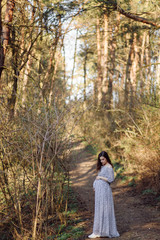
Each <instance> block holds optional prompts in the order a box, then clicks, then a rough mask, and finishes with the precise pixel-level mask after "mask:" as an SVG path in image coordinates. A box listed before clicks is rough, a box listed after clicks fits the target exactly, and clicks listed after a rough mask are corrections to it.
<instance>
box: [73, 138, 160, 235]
mask: <svg viewBox="0 0 160 240" xmlns="http://www.w3.org/2000/svg"><path fill="white" fill-rule="evenodd" d="M95 167H96V156H93V155H92V154H91V153H89V152H88V151H87V150H86V149H85V145H84V144H83V143H80V142H79V143H78V142H77V143H76V144H74V147H73V149H72V157H71V170H70V176H71V182H72V188H73V190H74V191H75V194H76V195H77V196H78V199H79V207H80V209H81V214H82V216H83V219H84V227H85V236H83V237H82V238H80V240H85V239H88V238H87V236H88V235H89V234H91V233H92V226H93V216H94V191H93V187H92V185H93V181H94V179H95V176H96V170H95ZM111 187H112V192H113V197H114V205H115V214H116V221H117V228H118V231H119V233H120V237H119V238H118V239H119V240H160V212H159V210H158V208H156V206H151V205H149V204H144V201H143V199H142V198H141V196H140V195H138V194H137V193H135V191H134V188H132V187H128V185H127V184H124V183H121V182H119V181H115V182H114V183H112V185H111ZM97 239H98V238H97ZM100 239H107V238H100ZM113 239H117V238H113Z"/></svg>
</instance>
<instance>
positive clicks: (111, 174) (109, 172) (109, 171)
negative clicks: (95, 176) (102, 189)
mask: <svg viewBox="0 0 160 240" xmlns="http://www.w3.org/2000/svg"><path fill="white" fill-rule="evenodd" d="M106 178H107V181H108V182H109V183H112V182H113V181H114V171H113V168H112V167H107V169H106Z"/></svg>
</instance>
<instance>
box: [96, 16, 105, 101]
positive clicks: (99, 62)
mask: <svg viewBox="0 0 160 240" xmlns="http://www.w3.org/2000/svg"><path fill="white" fill-rule="evenodd" d="M96 27H97V70H98V76H97V81H96V84H95V85H94V95H95V97H94V99H95V100H94V101H95V105H97V104H98V105H100V103H101V100H102V80H103V74H102V55H101V35H100V19H99V17H97V26H96Z"/></svg>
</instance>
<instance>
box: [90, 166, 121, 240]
mask: <svg viewBox="0 0 160 240" xmlns="http://www.w3.org/2000/svg"><path fill="white" fill-rule="evenodd" d="M98 176H102V177H105V178H107V179H108V182H106V181H104V180H101V179H97V180H95V181H94V183H93V187H94V189H95V212H94V224H93V233H94V234H95V235H99V236H101V237H109V238H112V237H119V233H118V231H117V226H116V219H115V213H114V203H113V196H112V190H111V187H110V184H109V183H111V182H113V181H114V171H113V168H112V166H111V165H110V164H106V165H104V166H102V167H101V169H100V171H99V173H98Z"/></svg>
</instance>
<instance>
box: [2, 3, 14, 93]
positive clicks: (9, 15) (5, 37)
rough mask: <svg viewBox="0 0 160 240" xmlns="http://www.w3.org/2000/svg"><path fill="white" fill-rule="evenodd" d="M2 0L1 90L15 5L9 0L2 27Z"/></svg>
mask: <svg viewBox="0 0 160 240" xmlns="http://www.w3.org/2000/svg"><path fill="white" fill-rule="evenodd" d="M1 4H2V1H1V0H0V40H1V41H0V90H1V89H2V81H1V76H2V71H3V69H4V61H5V56H6V52H7V47H8V44H9V38H10V30H11V26H10V24H11V22H12V19H13V11H14V7H15V1H14V0H7V6H6V12H5V19H4V25H3V27H2V6H1Z"/></svg>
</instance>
